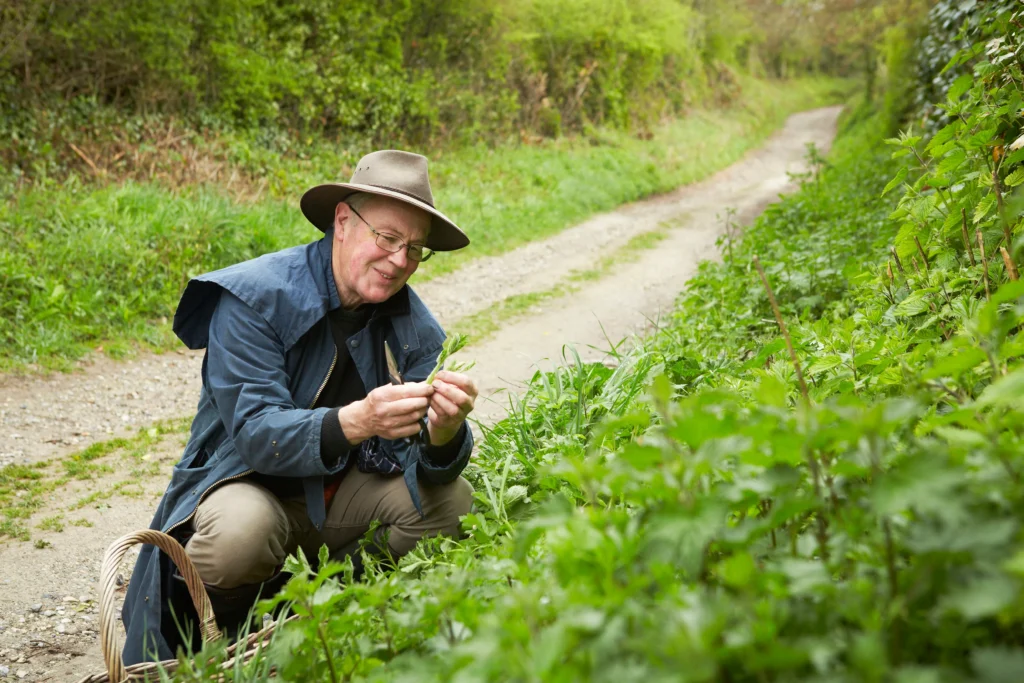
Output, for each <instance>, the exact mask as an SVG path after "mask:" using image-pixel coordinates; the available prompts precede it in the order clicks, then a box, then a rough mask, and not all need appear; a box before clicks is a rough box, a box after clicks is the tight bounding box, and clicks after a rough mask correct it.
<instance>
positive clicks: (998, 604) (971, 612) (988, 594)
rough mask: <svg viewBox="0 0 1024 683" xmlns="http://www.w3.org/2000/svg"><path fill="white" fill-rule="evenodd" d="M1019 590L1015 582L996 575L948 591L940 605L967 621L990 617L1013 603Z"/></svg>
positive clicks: (946, 610)
mask: <svg viewBox="0 0 1024 683" xmlns="http://www.w3.org/2000/svg"><path fill="white" fill-rule="evenodd" d="M1018 592H1019V590H1018V587H1017V585H1016V583H1015V582H1014V581H1013V580H1012V579H1009V578H1007V577H1006V576H1002V575H996V576H991V577H985V578H981V579H978V580H975V581H972V582H971V583H969V584H968V585H966V586H964V587H963V588H960V589H958V590H953V591H952V592H950V593H948V594H947V595H946V597H945V599H944V600H943V601H942V603H941V605H940V609H941V610H942V611H944V612H955V613H957V614H959V615H960V616H962V617H963V618H964V619H966V620H968V621H977V620H979V619H984V618H986V617H992V616H995V615H997V614H999V613H1000V612H1002V611H1003V610H1004V609H1006V608H1007V607H1008V606H1010V605H1011V604H1013V602H1014V600H1015V599H1016V598H1017V593H1018Z"/></svg>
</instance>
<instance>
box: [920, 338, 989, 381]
mask: <svg viewBox="0 0 1024 683" xmlns="http://www.w3.org/2000/svg"><path fill="white" fill-rule="evenodd" d="M986 358H987V356H986V355H985V352H984V351H982V350H981V349H979V348H978V347H977V346H970V347H967V348H965V349H961V350H960V351H959V352H956V353H951V354H949V355H947V356H942V357H940V358H938V359H936V360H935V362H934V363H933V364H932V367H930V368H928V370H926V371H925V372H923V373H922V375H921V376H922V377H924V378H925V379H936V378H938V377H957V376H959V375H961V374H962V373H963V372H964V371H965V370H970V369H971V368H974V367H977V366H978V364H980V363H983V362H984V361H985V359H986Z"/></svg>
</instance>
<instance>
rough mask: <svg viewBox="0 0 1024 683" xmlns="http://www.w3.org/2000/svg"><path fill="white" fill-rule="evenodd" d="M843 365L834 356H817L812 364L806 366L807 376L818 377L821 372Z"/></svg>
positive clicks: (841, 360)
mask: <svg viewBox="0 0 1024 683" xmlns="http://www.w3.org/2000/svg"><path fill="white" fill-rule="evenodd" d="M842 364H843V359H842V358H840V357H839V356H836V355H831V356H819V357H818V358H815V359H814V362H813V363H811V364H810V365H808V366H807V374H808V375H820V374H821V373H823V372H827V371H829V370H831V369H832V368H834V367H837V366H839V365H842Z"/></svg>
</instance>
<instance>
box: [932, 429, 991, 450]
mask: <svg viewBox="0 0 1024 683" xmlns="http://www.w3.org/2000/svg"><path fill="white" fill-rule="evenodd" d="M932 431H933V432H934V433H935V434H938V435H939V436H941V437H942V438H943V439H945V440H946V441H948V442H949V445H951V446H955V447H958V448H961V449H964V450H973V449H975V448H985V447H986V446H988V445H989V443H988V439H986V438H985V436H984V435H983V434H979V433H978V432H976V431H974V430H972V429H957V428H956V427H936V428H935V429H934V430H932Z"/></svg>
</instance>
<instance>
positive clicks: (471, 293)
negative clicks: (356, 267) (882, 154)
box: [0, 107, 839, 681]
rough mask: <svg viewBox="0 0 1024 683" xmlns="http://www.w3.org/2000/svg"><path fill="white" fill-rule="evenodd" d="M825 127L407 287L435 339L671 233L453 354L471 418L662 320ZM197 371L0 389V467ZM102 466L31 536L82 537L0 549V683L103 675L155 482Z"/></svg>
mask: <svg viewBox="0 0 1024 683" xmlns="http://www.w3.org/2000/svg"><path fill="white" fill-rule="evenodd" d="M838 114H839V109H838V108H835V107H832V108H826V109H819V110H814V111H810V112H804V113H802V114H797V115H795V116H793V117H791V118H790V119H789V121H788V122H787V123H786V125H785V127H784V128H783V129H782V130H781V131H779V132H778V133H777V134H776V135H774V136H773V137H772V138H771V139H770V140H769V141H768V143H767V144H766V145H765V146H764V147H762V148H761V149H759V150H758V151H756V152H753V153H751V154H749V155H747V157H746V158H744V159H743V160H742V161H740V162H738V163H736V164H734V165H733V166H731V167H729V168H728V169H725V170H723V171H721V172H720V173H718V174H715V175H714V176H712V177H711V178H709V179H707V180H705V181H704V182H701V183H698V184H695V185H691V186H687V187H685V188H682V189H680V190H678V191H676V192H673V193H670V194H667V195H663V196H660V197H655V198H652V199H649V200H645V201H641V202H637V203H634V204H631V205H628V206H625V207H622V208H620V209H618V210H616V211H614V212H610V213H607V214H602V215H600V216H597V217H595V218H592V219H590V220H588V221H586V222H585V223H582V224H580V225H578V226H576V227H573V228H570V229H568V230H565V231H563V232H561V233H559V234H558V235H556V236H554V237H551V238H549V239H547V240H543V241H541V242H535V243H532V244H529V245H526V246H524V247H521V248H519V249H516V250H515V251H512V252H510V253H508V254H506V255H504V256H501V257H488V258H484V259H479V260H477V261H474V262H472V263H470V264H467V265H466V266H465V267H464V268H462V269H460V270H459V271H458V272H455V273H452V274H450V275H446V276H442V277H439V278H436V279H434V280H431V281H429V282H426V283H423V284H420V285H415V283H414V286H416V289H417V291H418V292H419V294H420V295H421V296H422V297H423V299H424V300H425V301H426V302H427V303H428V305H430V306H431V308H432V309H433V310H434V311H435V313H436V314H437V315H438V317H439V318H440V319H441V322H442V323H443V324H446V325H448V324H451V323H453V322H455V321H457V320H458V319H459V318H461V317H463V316H466V315H470V314H472V313H474V312H477V311H479V310H482V309H485V308H487V307H488V306H490V305H492V304H493V303H495V302H497V301H500V300H502V299H503V298H505V297H508V296H511V295H514V294H521V293H526V292H533V291H542V290H545V289H548V288H549V287H551V286H553V285H556V284H558V283H559V282H561V281H563V280H564V278H566V277H567V276H568V274H569V273H570V272H571V271H573V270H574V269H585V268H588V267H592V266H593V264H594V263H596V262H597V261H598V260H600V259H601V258H602V257H603V256H605V255H607V254H609V253H612V252H613V251H614V250H615V249H616V248H617V247H619V246H621V245H622V244H625V243H626V242H627V241H628V240H629V239H630V238H631V237H634V236H635V235H637V234H640V233H643V232H647V231H649V230H652V229H654V228H656V227H657V226H658V225H659V224H662V223H665V222H667V223H668V224H670V225H672V226H673V227H672V228H671V229H670V230H669V233H668V236H667V237H666V238H665V239H664V240H662V241H661V242H660V243H659V244H658V246H657V247H656V248H654V249H651V250H649V251H647V252H644V253H643V254H641V255H640V257H639V258H638V259H636V260H634V261H632V262H629V263H624V264H621V265H619V266H617V267H615V268H614V269H613V270H612V272H610V273H608V274H607V275H606V276H605V277H603V278H601V279H600V280H597V281H594V282H592V283H587V284H586V286H585V287H584V288H583V289H581V290H580V291H579V292H577V293H575V294H572V295H570V296H567V297H564V298H562V299H554V300H550V301H547V302H545V303H544V304H542V305H540V306H538V307H537V308H536V309H535V310H533V311H530V313H529V315H527V316H524V317H522V318H519V319H515V320H511V321H508V322H507V323H506V324H505V325H504V326H503V328H502V330H501V331H499V332H498V333H497V334H496V335H495V336H494V337H493V338H492V339H491V340H489V341H484V342H483V343H481V344H479V345H474V346H471V347H470V348H468V349H467V350H466V351H465V352H464V353H465V355H466V358H467V359H472V360H475V361H476V363H477V365H476V368H475V369H474V371H473V374H474V375H475V376H476V377H477V379H478V381H479V382H480V384H481V387H482V389H483V393H482V396H483V397H484V400H482V401H481V402H480V404H479V407H478V411H477V413H478V416H479V417H480V418H481V419H483V420H485V421H490V420H494V419H495V418H497V417H500V415H501V414H502V407H503V406H504V405H507V399H505V397H504V394H503V393H499V392H504V391H505V390H506V389H507V388H512V389H513V390H514V389H515V387H516V386H518V385H519V384H521V383H522V382H523V381H525V380H526V379H527V378H528V377H529V376H530V375H532V373H533V371H534V369H535V368H536V367H538V365H539V364H542V363H544V362H545V359H555V358H559V357H560V353H561V348H562V345H563V344H564V343H567V342H571V343H575V344H577V345H578V346H579V348H580V349H581V352H582V353H583V355H584V356H585V357H587V358H592V359H596V358H599V357H600V355H601V354H600V353H599V352H597V351H595V350H593V349H592V348H590V347H591V346H593V347H598V348H600V347H601V346H603V345H605V336H604V332H603V331H602V330H601V327H602V325H603V327H604V329H605V330H606V331H607V333H608V335H609V336H610V337H611V338H613V339H619V338H622V337H624V336H626V335H629V334H631V333H634V332H642V331H643V330H644V328H645V327H647V326H648V325H649V321H650V320H655V319H657V317H658V316H659V315H661V313H662V312H664V311H666V310H667V309H668V308H669V307H670V306H671V304H672V302H673V301H674V299H675V297H676V296H677V295H678V292H679V291H680V290H681V289H682V288H683V286H684V285H685V282H686V280H687V279H688V278H689V277H690V276H691V275H692V273H693V272H694V271H695V269H696V266H697V264H698V263H699V261H700V260H702V259H707V258H716V257H717V249H716V248H715V244H714V243H715V239H716V238H717V237H718V235H719V233H720V231H721V229H722V224H721V221H720V220H719V218H718V216H719V215H720V214H722V213H723V212H724V210H725V209H726V208H727V207H732V208H735V209H737V212H738V213H737V219H738V220H739V221H740V222H743V221H747V220H750V219H751V218H753V217H754V216H756V215H757V214H758V213H759V212H760V211H761V210H762V209H763V207H764V206H765V205H767V204H768V203H769V202H771V201H773V200H775V199H776V197H777V195H778V193H779V192H782V191H786V190H787V189H789V188H791V184H790V179H789V177H788V175H787V173H793V172H799V171H801V170H803V167H802V158H803V155H804V152H805V144H806V143H808V142H814V143H815V144H817V145H818V147H819V148H821V149H825V148H827V146H828V144H829V142H830V141H831V139H832V137H833V135H834V131H835V122H836V119H837V117H838ZM428 265H429V264H428ZM201 362H202V356H201V354H199V353H193V352H186V351H182V352H175V353H168V354H164V355H144V356H141V357H139V358H137V359H134V360H130V361H124V362H117V361H112V360H110V359H107V358H105V357H102V356H98V355H95V356H93V357H91V358H89V359H87V360H86V361H84V362H83V363H82V370H81V372H79V373H77V374H74V375H53V376H51V377H48V378H26V377H0V466H3V465H7V464H11V463H19V464H32V463H38V462H42V461H45V460H50V459H53V458H59V457H61V456H63V455H67V454H69V453H72V452H76V451H78V450H80V449H82V448H83V447H85V446H87V445H89V444H90V443H93V442H96V441H102V440H106V439H109V438H111V437H113V436H126V435H132V434H135V433H136V431H137V430H138V428H139V427H142V426H146V425H149V424H152V423H153V422H154V421H157V420H163V419H168V418H176V417H182V416H187V415H189V414H190V413H191V411H192V410H193V409H194V407H195V404H196V401H197V398H198V391H199V380H198V377H199V369H200V365H201ZM182 438H183V436H182V435H181V434H175V435H171V436H168V437H166V438H164V439H163V440H162V441H161V442H159V443H157V444H155V445H153V446H152V447H151V448H150V452H147V453H146V454H145V455H144V456H142V459H143V460H145V461H146V462H149V463H154V462H155V463H158V465H159V467H160V469H161V470H162V471H164V472H166V471H167V470H168V469H169V468H170V466H171V465H172V464H173V462H174V461H175V460H176V459H177V457H178V454H179V453H180V450H181V445H182V443H181V442H182ZM109 460H110V461H111V462H110V463H109V465H110V467H109V471H107V472H106V473H104V474H102V475H101V476H100V477H99V478H97V479H94V480H91V481H87V482H75V483H74V484H71V485H68V486H67V487H64V488H61V489H58V490H57V491H55V492H53V494H51V495H50V498H49V500H47V501H46V502H45V505H44V508H43V509H42V510H40V511H39V512H38V513H37V514H36V515H35V516H34V517H33V519H32V520H31V521H30V524H31V526H32V527H35V526H36V525H37V524H38V522H39V520H41V519H42V518H43V517H46V516H49V515H54V514H55V513H60V514H65V515H66V516H67V519H68V520H69V521H71V520H72V518H73V519H74V520H75V521H76V522H78V523H79V524H81V525H82V526H75V527H71V526H68V527H66V529H65V530H64V531H63V532H57V531H39V530H38V529H36V528H33V531H32V535H33V539H37V540H38V542H39V543H40V544H47V546H48V547H45V548H42V549H39V548H36V547H35V546H34V545H33V544H32V543H19V542H10V541H8V542H3V541H0V679H3V678H5V677H8V678H11V679H14V680H19V678H20V679H22V680H26V681H35V680H39V681H43V680H50V681H68V680H71V681H73V680H76V679H78V678H80V677H81V676H83V675H85V674H87V673H91V672H96V671H99V670H100V669H101V668H102V662H101V659H100V656H99V645H98V640H97V636H96V628H97V623H96V613H95V608H96V605H95V602H94V601H95V599H96V598H97V597H98V595H97V594H96V592H95V586H96V581H97V579H98V575H99V563H100V558H101V557H102V554H103V551H104V549H105V548H106V546H107V545H108V544H109V543H110V542H111V541H112V540H113V539H114V538H116V537H117V536H119V535H121V534H123V533H125V532H127V531H131V530H134V529H137V528H142V527H145V526H147V525H148V522H149V519H150V517H151V516H152V511H153V509H154V508H155V506H156V500H157V499H158V497H159V495H160V493H161V492H162V490H163V487H164V485H165V482H166V479H165V478H162V477H153V476H141V475H133V474H132V470H131V467H132V463H131V461H129V460H128V459H126V458H125V457H120V456H116V455H115V456H110V458H109ZM104 462H106V461H104ZM126 482H127V483H132V484H133V485H132V487H131V488H130V489H128V490H130V491H131V495H130V496H122V495H119V496H117V497H116V498H111V499H110V500H109V502H105V501H103V500H101V501H100V502H98V503H96V504H90V505H88V506H85V507H81V508H80V509H77V510H75V511H73V512H71V511H69V510H68V506H69V504H70V501H73V500H78V499H79V498H80V496H82V495H85V494H87V493H89V492H93V493H95V492H97V491H101V492H102V491H103V490H104V489H112V487H113V486H114V485H115V484H118V483H126ZM90 525H91V526H90ZM125 573H126V576H127V568H126V569H125Z"/></svg>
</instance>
